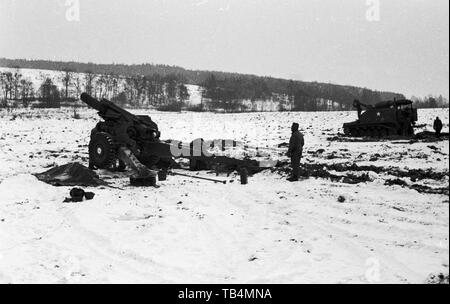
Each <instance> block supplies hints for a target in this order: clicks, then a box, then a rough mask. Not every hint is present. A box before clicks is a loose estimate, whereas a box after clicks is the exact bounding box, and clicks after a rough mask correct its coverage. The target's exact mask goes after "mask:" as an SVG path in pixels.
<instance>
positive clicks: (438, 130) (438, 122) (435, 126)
mask: <svg viewBox="0 0 450 304" xmlns="http://www.w3.org/2000/svg"><path fill="white" fill-rule="evenodd" d="M433 129H434V131H435V132H436V137H437V138H439V137H441V131H442V121H441V120H440V119H439V117H436V120H435V121H434V124H433Z"/></svg>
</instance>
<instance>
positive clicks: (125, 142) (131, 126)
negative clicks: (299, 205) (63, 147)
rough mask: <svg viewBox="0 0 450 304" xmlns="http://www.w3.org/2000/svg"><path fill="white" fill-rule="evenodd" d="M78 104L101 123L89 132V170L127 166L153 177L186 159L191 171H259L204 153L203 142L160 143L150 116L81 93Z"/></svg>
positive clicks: (245, 162) (248, 164) (249, 162)
mask: <svg viewBox="0 0 450 304" xmlns="http://www.w3.org/2000/svg"><path fill="white" fill-rule="evenodd" d="M81 100H82V101H83V102H84V103H86V104H87V105H89V106H90V107H92V108H94V109H95V110H97V111H98V115H99V116H100V117H101V118H102V119H103V121H100V122H98V123H97V125H96V126H95V128H94V129H92V131H91V138H90V142H89V167H90V168H100V169H118V170H121V171H122V170H124V169H125V167H126V166H127V165H128V166H129V167H131V168H132V169H133V170H134V171H135V172H137V173H138V175H139V176H140V177H141V176H146V175H148V174H153V175H155V174H156V173H155V172H156V171H152V170H156V169H162V170H166V171H167V170H168V169H169V168H179V167H180V166H179V165H178V164H177V163H176V162H175V161H174V158H176V157H181V158H187V159H189V168H190V170H193V171H197V170H210V169H214V168H215V169H217V168H218V167H219V166H225V167H227V168H228V169H229V171H231V170H233V171H234V170H238V171H239V170H240V169H241V168H244V167H245V168H247V169H248V170H249V172H257V171H259V170H261V168H260V167H259V163H258V162H257V161H256V160H248V159H247V160H240V159H234V158H230V157H226V156H216V155H214V154H212V155H211V154H209V153H207V152H206V151H205V147H204V146H203V143H204V141H203V140H202V139H199V140H194V141H193V142H191V143H190V144H189V145H187V146H186V145H183V144H182V143H181V142H172V141H162V140H161V139H160V136H161V132H160V131H159V129H158V125H157V124H156V123H155V122H154V121H153V120H152V119H151V118H150V117H149V116H146V115H134V114H132V113H130V112H128V111H126V110H124V109H122V108H121V107H119V106H117V105H116V104H114V103H113V102H111V101H109V100H107V99H102V100H97V99H95V98H93V97H91V96H89V95H88V94H86V93H83V94H82V95H81ZM230 169H231V170H230ZM149 170H150V171H149ZM177 175H180V174H177ZM216 182H217V181H216ZM219 182H220V181H219Z"/></svg>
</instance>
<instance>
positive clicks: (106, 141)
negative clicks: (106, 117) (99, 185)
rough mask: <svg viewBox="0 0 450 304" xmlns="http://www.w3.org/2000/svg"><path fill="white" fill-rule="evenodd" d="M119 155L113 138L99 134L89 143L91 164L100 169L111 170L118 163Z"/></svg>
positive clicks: (102, 133) (106, 134)
mask: <svg viewBox="0 0 450 304" xmlns="http://www.w3.org/2000/svg"><path fill="white" fill-rule="evenodd" d="M116 159H117V155H116V149H115V145H114V142H113V140H112V138H111V136H110V135H109V134H108V133H105V132H99V133H96V134H94V135H93V136H92V137H91V141H90V142H89V163H90V164H92V165H94V166H95V167H97V168H100V169H110V168H112V167H113V166H114V165H115V163H116Z"/></svg>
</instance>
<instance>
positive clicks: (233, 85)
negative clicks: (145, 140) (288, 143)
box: [0, 58, 448, 112]
mask: <svg viewBox="0 0 450 304" xmlns="http://www.w3.org/2000/svg"><path fill="white" fill-rule="evenodd" d="M0 66H4V67H9V68H15V71H16V72H6V73H2V74H1V78H0V80H1V89H2V91H3V98H2V101H3V104H5V103H7V100H14V101H18V100H21V101H22V102H24V105H25V104H26V103H28V102H29V101H30V100H32V99H35V100H40V101H42V102H43V104H44V105H46V106H57V105H58V104H59V103H61V102H64V101H74V100H77V99H78V96H79V95H80V94H81V92H82V91H86V92H87V93H88V94H90V95H92V96H94V97H96V98H107V99H110V100H113V101H114V102H117V103H119V104H120V105H122V106H130V107H156V108H158V109H161V110H180V109H182V108H185V109H186V108H188V109H190V110H198V111H205V110H206V111H215V110H218V109H221V110H223V111H226V112H239V111H264V110H265V105H268V104H276V105H277V109H276V110H278V111H329V110H351V109H352V104H353V100H355V99H358V100H360V101H361V102H363V103H365V104H375V103H377V102H380V101H385V100H392V99H394V98H397V99H403V98H405V97H404V95H402V94H398V93H392V92H381V91H374V90H369V89H367V88H359V87H354V86H342V85H336V84H330V83H319V82H302V81H296V80H286V79H279V78H273V77H262V76H255V75H246V74H237V73H225V72H212V71H193V70H187V69H184V68H181V67H176V66H168V65H154V64H141V65H125V64H93V63H77V62H56V61H45V60H23V59H19V60H10V59H4V58H0ZM19 68H29V69H41V70H53V71H58V72H57V73H59V76H58V77H56V79H51V78H48V77H45V76H44V77H43V79H42V83H41V84H40V85H39V86H38V87H36V88H33V86H32V83H31V82H30V81H29V80H27V79H23V77H22V76H21V75H20V70H19ZM186 84H193V85H198V86H200V88H201V103H200V105H196V106H193V107H192V106H191V107H188V106H187V105H186V101H187V100H188V99H189V91H188V89H187V87H186ZM58 87H60V88H61V89H58ZM433 98H434V97H433ZM434 100H437V102H436V103H434V101H433V99H430V98H422V99H420V98H419V99H418V100H417V101H416V102H415V103H416V105H417V106H419V107H432V106H433V105H438V106H440V105H441V104H442V105H448V101H446V100H441V99H439V97H436V98H434ZM441 101H442V102H441Z"/></svg>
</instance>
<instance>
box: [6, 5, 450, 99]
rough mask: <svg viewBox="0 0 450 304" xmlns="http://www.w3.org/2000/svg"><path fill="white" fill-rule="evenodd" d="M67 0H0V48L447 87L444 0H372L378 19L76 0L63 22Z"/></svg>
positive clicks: (293, 9) (341, 12)
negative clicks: (77, 12) (77, 3)
mask: <svg viewBox="0 0 450 304" xmlns="http://www.w3.org/2000/svg"><path fill="white" fill-rule="evenodd" d="M66 1H67V2H66ZM74 1H76V0H39V1H30V0H0V57H6V58H28V59H51V60H64V61H68V60H73V61H83V62H86V61H91V62H96V63H111V62H116V63H145V62H150V63H163V64H170V65H179V66H182V67H186V68H191V69H207V70H221V71H230V72H242V73H251V74H257V75H270V76H275V77H283V78H292V79H298V80H306V81H310V80H316V81H320V82H332V83H338V84H350V85H356V86H365V87H368V88H371V89H378V90H391V91H395V92H400V93H405V94H406V95H407V96H408V97H410V96H411V95H419V96H422V95H426V94H430V93H432V94H443V95H444V96H446V97H448V96H449V84H448V83H449V1H448V0H379V2H380V10H379V21H376V19H377V15H378V14H377V5H376V3H377V0H214V1H213V0H209V1H208V0H79V3H80V14H79V21H76V20H75V21H69V20H67V15H68V16H69V19H76V13H74V12H75V10H76V7H75V6H73V5H71V6H70V5H69V6H67V4H70V3H71V2H74ZM68 9H70V11H69V13H68V11H67V10H68ZM367 16H369V17H370V18H369V19H370V20H374V19H375V21H370V20H368V18H367Z"/></svg>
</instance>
